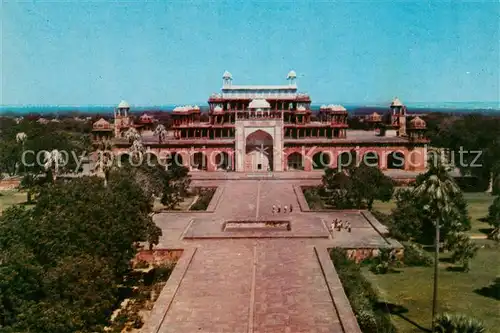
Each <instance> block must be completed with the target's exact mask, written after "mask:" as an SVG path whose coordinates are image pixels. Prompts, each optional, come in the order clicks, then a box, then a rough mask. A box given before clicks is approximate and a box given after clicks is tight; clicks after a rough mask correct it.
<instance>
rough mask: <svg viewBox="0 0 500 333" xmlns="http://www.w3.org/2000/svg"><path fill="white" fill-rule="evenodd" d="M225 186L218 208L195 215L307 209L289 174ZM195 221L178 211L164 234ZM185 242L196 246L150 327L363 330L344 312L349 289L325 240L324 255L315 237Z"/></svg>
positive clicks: (321, 332)
mask: <svg viewBox="0 0 500 333" xmlns="http://www.w3.org/2000/svg"><path fill="white" fill-rule="evenodd" d="M221 186H223V194H222V197H221V198H220V200H219V203H218V205H217V208H216V210H215V212H214V213H210V214H209V213H202V215H197V216H195V217H194V218H196V219H197V220H198V221H199V222H198V223H199V224H208V225H210V224H214V223H216V221H218V220H219V221H220V220H234V219H235V218H247V219H267V218H270V217H271V216H273V214H272V206H273V205H281V206H282V207H283V206H284V205H287V206H290V204H292V205H294V207H295V209H294V211H293V213H287V214H280V216H274V218H275V219H277V218H279V219H286V220H289V221H291V222H292V223H293V222H294V219H295V218H297V217H301V216H302V215H301V214H303V213H302V212H300V210H299V209H298V206H299V205H298V202H297V199H296V196H295V194H294V191H293V187H292V184H290V183H289V182H285V181H269V180H263V181H255V180H253V181H252V180H244V181H227V182H225V183H224V184H222V185H221ZM200 216H201V217H200ZM205 216H206V218H205ZM302 218H303V216H302ZM188 221H189V217H184V218H179V216H178V215H173V217H172V220H171V222H168V221H167V222H165V225H164V226H163V225H162V228H163V230H164V231H163V232H164V235H165V234H168V233H169V232H173V233H179V230H181V229H182V227H183V226H184V225H185V226H186V228H188V227H189V224H188V223H189V222H188ZM169 226H172V227H171V228H172V229H169ZM180 238H182V236H181V237H180ZM167 239H172V240H173V239H179V236H177V235H176V234H174V235H168V237H167ZM166 246H168V244H167V245H166ZM182 246H183V247H185V248H195V249H196V251H195V252H194V255H193V256H192V259H190V261H189V262H188V263H187V264H186V265H185V266H186V267H184V268H183V270H184V271H183V272H182V276H181V277H180V278H179V279H178V280H179V281H178V282H176V283H178V285H177V286H176V288H175V290H176V291H175V293H173V294H172V296H171V299H170V300H169V301H168V302H166V304H158V302H157V304H158V306H159V307H160V306H163V307H164V309H165V310H164V312H165V313H164V315H163V316H162V320H161V322H160V324H158V325H156V328H155V329H154V330H149V331H147V332H146V333H174V332H175V333H195V332H203V333H215V332H217V333H278V332H279V333H327V332H348V333H359V330H356V329H354V330H353V329H349V330H346V328H345V327H344V328H343V325H342V324H341V320H340V318H339V317H343V316H339V314H338V313H339V310H342V309H339V308H338V305H336V304H337V302H339V303H340V304H344V305H345V304H346V300H345V295H344V294H343V292H342V288H341V286H340V283H339V281H338V279H337V280H335V278H334V279H332V278H331V275H332V274H333V275H335V271H334V268H333V265H332V264H331V262H330V261H329V259H328V254H327V253H326V248H323V250H324V253H323V259H321V258H320V257H319V254H317V253H318V250H317V249H316V250H315V247H316V246H317V243H315V241H314V240H310V239H306V238H293V237H292V236H290V238H253V239H252V238H240V239H231V238H226V239H221V238H218V239H211V238H208V239H202V240H190V241H187V240H184V241H182ZM325 258H326V260H325ZM325 262H326V263H325ZM174 273H175V271H174ZM327 275H329V276H330V277H327ZM335 277H336V275H335ZM170 281H171V280H169V283H170ZM332 281H333V282H332ZM172 283H173V282H172ZM332 283H333V285H332ZM167 286H168V283H167ZM170 289H171V288H170ZM339 290H340V291H341V296H342V297H343V298H342V297H341V298H342V299H340V300H336V299H335V297H337V296H332V295H338V291H339ZM335 293H337V294H335ZM155 307H156V305H155ZM348 310H349V311H350V308H349V307H348ZM349 311H347V312H345V311H344V312H342V311H340V313H344V314H346V313H347V315H345V316H347V317H349V316H351V317H352V318H348V319H349V320H351V321H352V320H353V318H354V317H353V315H352V312H349ZM343 319H344V318H343ZM342 322H343V320H342ZM344 326H345V324H344ZM349 327H353V326H352V325H351V326H349ZM354 327H356V326H354Z"/></svg>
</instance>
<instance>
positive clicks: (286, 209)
mask: <svg viewBox="0 0 500 333" xmlns="http://www.w3.org/2000/svg"><path fill="white" fill-rule="evenodd" d="M292 211H293V206H292V204H290V206H287V205H284V206H283V213H287V212H289V213H291V212H292ZM276 213H281V204H278V206H276V205H273V214H276Z"/></svg>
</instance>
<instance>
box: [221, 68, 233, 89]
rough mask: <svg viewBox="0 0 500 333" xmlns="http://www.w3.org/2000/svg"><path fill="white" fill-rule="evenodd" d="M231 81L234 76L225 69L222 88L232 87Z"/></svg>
mask: <svg viewBox="0 0 500 333" xmlns="http://www.w3.org/2000/svg"><path fill="white" fill-rule="evenodd" d="M231 81H233V76H232V75H231V73H229V72H228V71H225V72H224V74H223V75H222V88H229V87H231Z"/></svg>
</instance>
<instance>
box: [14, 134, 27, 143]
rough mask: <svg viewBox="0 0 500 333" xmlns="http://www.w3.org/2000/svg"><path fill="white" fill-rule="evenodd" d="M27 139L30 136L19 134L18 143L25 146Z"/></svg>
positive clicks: (17, 136)
mask: <svg viewBox="0 0 500 333" xmlns="http://www.w3.org/2000/svg"><path fill="white" fill-rule="evenodd" d="M27 138H28V136H27V135H26V133H24V132H19V133H17V134H16V141H17V142H19V143H22V144H24V142H25V141H26V139H27Z"/></svg>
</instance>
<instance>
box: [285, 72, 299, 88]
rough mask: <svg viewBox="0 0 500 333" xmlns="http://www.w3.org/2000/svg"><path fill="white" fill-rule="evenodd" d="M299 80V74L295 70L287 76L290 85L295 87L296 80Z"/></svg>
mask: <svg viewBox="0 0 500 333" xmlns="http://www.w3.org/2000/svg"><path fill="white" fill-rule="evenodd" d="M296 78H297V73H295V71H294V70H291V71H290V72H288V75H287V76H286V79H287V80H288V82H289V83H288V84H289V85H291V86H293V85H295V79H296Z"/></svg>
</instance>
